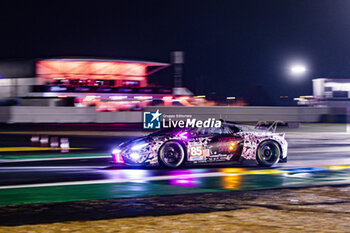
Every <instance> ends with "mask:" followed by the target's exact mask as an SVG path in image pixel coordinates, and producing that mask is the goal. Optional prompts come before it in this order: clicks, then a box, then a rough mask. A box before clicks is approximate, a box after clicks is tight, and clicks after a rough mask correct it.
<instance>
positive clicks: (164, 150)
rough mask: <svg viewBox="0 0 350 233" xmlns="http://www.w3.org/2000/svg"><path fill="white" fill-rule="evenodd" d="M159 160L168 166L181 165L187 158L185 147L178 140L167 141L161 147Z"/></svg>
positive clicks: (175, 166)
mask: <svg viewBox="0 0 350 233" xmlns="http://www.w3.org/2000/svg"><path fill="white" fill-rule="evenodd" d="M159 160H160V163H161V165H164V166H166V167H169V168H177V167H180V166H181V164H182V163H183V161H184V160H185V150H184V147H183V146H182V145H181V144H180V142H177V141H167V142H165V143H164V144H163V145H162V146H161V148H160V149H159Z"/></svg>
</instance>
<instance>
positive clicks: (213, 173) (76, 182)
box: [0, 172, 239, 189]
mask: <svg viewBox="0 0 350 233" xmlns="http://www.w3.org/2000/svg"><path fill="white" fill-rule="evenodd" d="M236 175H239V174H238V173H225V172H210V173H199V174H188V175H170V176H151V177H145V178H141V179H108V180H88V181H71V182H56V183H43V184H23V185H6V186H0V189H15V188H36V187H52V186H68V185H87V184H111V183H127V182H133V183H143V182H146V181H156V180H171V179H181V178H182V179H188V178H200V177H217V176H236Z"/></svg>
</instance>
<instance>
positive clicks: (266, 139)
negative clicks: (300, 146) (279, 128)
mask: <svg viewBox="0 0 350 233" xmlns="http://www.w3.org/2000/svg"><path fill="white" fill-rule="evenodd" d="M266 141H273V142H275V143H276V144H277V146H278V149H279V150H280V153H281V154H280V158H279V160H280V159H281V158H282V157H283V156H282V155H283V150H282V146H281V143H279V142H278V141H277V140H276V139H273V138H265V139H263V140H261V142H259V143H258V145H257V146H256V151H255V159H257V158H256V157H257V156H258V149H259V146H260V144H261V143H263V142H266Z"/></svg>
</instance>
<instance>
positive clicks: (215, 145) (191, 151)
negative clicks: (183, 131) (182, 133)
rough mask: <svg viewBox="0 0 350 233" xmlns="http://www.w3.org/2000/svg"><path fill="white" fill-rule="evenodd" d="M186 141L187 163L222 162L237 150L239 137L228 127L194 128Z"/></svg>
mask: <svg viewBox="0 0 350 233" xmlns="http://www.w3.org/2000/svg"><path fill="white" fill-rule="evenodd" d="M191 134H192V135H191V136H192V137H191V139H190V140H189V141H188V148H187V149H188V151H187V152H188V153H187V160H188V161H198V162H200V161H202V162H205V161H223V160H228V159H230V158H231V157H232V156H233V155H234V154H235V152H236V150H237V149H238V143H239V141H240V137H239V136H237V135H236V134H234V133H233V132H232V130H230V129H229V128H228V127H225V126H222V127H220V128H196V129H195V130H193V131H192V132H191Z"/></svg>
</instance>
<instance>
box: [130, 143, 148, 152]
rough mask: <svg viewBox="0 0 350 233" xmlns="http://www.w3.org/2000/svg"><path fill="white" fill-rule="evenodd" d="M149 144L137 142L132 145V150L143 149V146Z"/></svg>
mask: <svg viewBox="0 0 350 233" xmlns="http://www.w3.org/2000/svg"><path fill="white" fill-rule="evenodd" d="M147 145H148V143H142V144H137V145H135V146H133V147H131V150H132V151H138V150H141V149H142V148H144V147H145V146H147Z"/></svg>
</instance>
